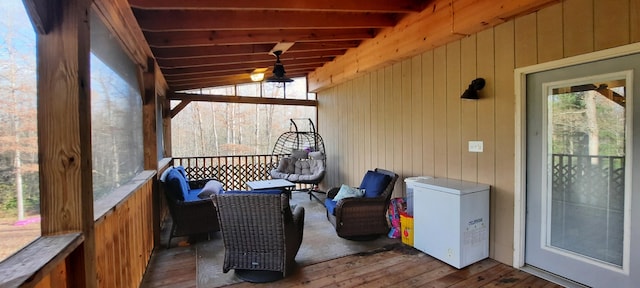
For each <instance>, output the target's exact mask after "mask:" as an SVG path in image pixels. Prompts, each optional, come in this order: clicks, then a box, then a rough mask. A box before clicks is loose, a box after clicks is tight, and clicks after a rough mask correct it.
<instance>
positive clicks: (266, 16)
mask: <svg viewBox="0 0 640 288" xmlns="http://www.w3.org/2000/svg"><path fill="white" fill-rule="evenodd" d="M133 12H134V14H135V16H136V18H137V19H138V22H139V23H140V27H141V28H142V30H143V31H189V30H248V29H256V30H258V29H266V30H271V29H318V28H326V29H329V28H335V29H340V28H383V27H393V26H394V25H395V24H396V22H397V16H396V15H395V14H380V13H351V12H317V11H316V12H300V11H243V10H223V11H215V10H213V11H210V10H140V9H136V8H134V9H133ZM167 19H171V20H170V21H167Z"/></svg>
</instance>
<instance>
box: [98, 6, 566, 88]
mask: <svg viewBox="0 0 640 288" xmlns="http://www.w3.org/2000/svg"><path fill="white" fill-rule="evenodd" d="M105 1H107V0H102V1H97V2H105ZM120 1H123V2H124V3H127V2H126V1H128V6H130V9H131V10H130V12H129V16H126V17H125V18H127V17H132V18H135V20H134V21H137V22H138V23H137V24H138V25H136V26H139V29H141V30H142V32H141V34H139V35H141V36H143V37H144V40H145V41H146V43H147V44H148V45H149V48H150V51H151V53H152V54H153V57H154V58H155V60H156V62H157V64H158V66H159V67H160V69H161V72H162V74H163V76H164V79H165V80H166V83H167V84H168V86H169V87H168V88H169V89H170V90H173V91H178V90H187V89H197V88H205V87H212V86H223V85H230V84H239V83H248V82H251V79H250V74H251V72H252V71H254V70H255V69H268V70H267V72H266V76H267V77H268V76H270V75H271V70H272V68H273V65H274V63H275V56H273V55H271V54H270V52H271V51H273V50H274V47H276V45H279V46H278V47H284V49H283V50H285V52H284V54H282V56H281V61H282V64H283V65H284V67H285V69H286V73H287V74H286V76H287V77H298V76H310V77H313V79H310V82H309V83H310V85H311V86H313V87H311V86H310V88H314V89H318V88H319V87H322V86H323V85H326V83H329V82H330V83H333V82H335V81H336V79H347V78H348V77H352V76H353V75H355V74H356V73H361V72H364V71H369V70H371V69H374V68H376V67H379V66H380V65H384V64H386V63H392V62H394V61H398V60H401V59H400V58H406V57H411V56H412V55H415V54H416V53H420V52H421V51H426V50H427V49H432V48H434V47H436V45H442V44H444V43H446V42H448V41H453V40H455V39H460V38H462V37H465V36H466V35H470V34H472V33H475V32H478V31H480V30H483V29H486V28H489V27H492V26H495V25H498V24H499V23H502V22H504V21H508V20H509V19H513V17H516V16H517V15H523V14H528V13H531V12H533V11H535V10H537V9H540V8H541V7H543V6H545V5H549V4H550V3H553V2H558V1H560V0H278V1H267V0H116V2H118V3H119V2H120ZM125 5H127V4H125ZM103 6H105V5H103ZM126 9H127V10H128V9H129V7H127V8H126ZM107 10H108V9H106V10H105V11H107ZM131 12H132V13H131ZM129 28H132V27H129ZM137 29H138V28H137V27H136V28H135V30H137ZM137 31H140V30H137ZM138 33H139V32H138ZM283 44H284V46H282V45H283ZM287 44H288V45H287ZM354 48H355V49H354ZM276 50H278V49H276ZM358 51H359V52H358ZM341 56H342V57H341ZM329 62H331V63H330V64H328V63H329ZM325 64H327V65H325ZM354 64H355V65H356V66H357V67H356V69H342V68H341V67H346V66H348V67H351V68H353V66H354ZM336 67H337V68H336ZM341 69H342V71H346V72H340V71H341ZM347 70H348V71H347ZM319 72H321V73H319ZM347 72H348V73H347ZM336 73H337V74H340V73H342V74H343V75H336ZM320 78H322V79H320ZM311 80H313V81H311Z"/></svg>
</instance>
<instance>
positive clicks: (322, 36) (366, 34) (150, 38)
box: [144, 28, 375, 47]
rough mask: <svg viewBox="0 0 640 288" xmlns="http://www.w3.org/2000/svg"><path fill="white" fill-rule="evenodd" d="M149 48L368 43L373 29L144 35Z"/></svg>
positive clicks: (234, 31) (149, 33) (232, 31)
mask: <svg viewBox="0 0 640 288" xmlns="http://www.w3.org/2000/svg"><path fill="white" fill-rule="evenodd" d="M144 34H145V37H146V39H147V42H148V43H149V45H150V46H151V47H184V46H206V45H237V44H256V43H270V44H273V43H279V42H309V41H340V40H363V39H371V38H373V36H374V34H375V30H374V29H369V28H352V29H276V30H223V31H181V32H150V31H149V32H145V33H144Z"/></svg>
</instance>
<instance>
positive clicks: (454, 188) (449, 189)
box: [413, 178, 489, 195]
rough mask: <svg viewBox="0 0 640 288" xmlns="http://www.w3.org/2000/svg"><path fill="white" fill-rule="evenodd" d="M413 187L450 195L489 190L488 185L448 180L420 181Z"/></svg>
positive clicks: (414, 183)
mask: <svg viewBox="0 0 640 288" xmlns="http://www.w3.org/2000/svg"><path fill="white" fill-rule="evenodd" d="M413 185H414V186H415V187H423V188H427V189H431V190H435V191H440V192H445V193H451V194H457V195H462V194H468V193H474V192H480V191H484V190H488V189H489V185H487V184H482V183H475V182H469V181H463V180H458V179H449V178H432V179H420V180H418V181H416V182H413Z"/></svg>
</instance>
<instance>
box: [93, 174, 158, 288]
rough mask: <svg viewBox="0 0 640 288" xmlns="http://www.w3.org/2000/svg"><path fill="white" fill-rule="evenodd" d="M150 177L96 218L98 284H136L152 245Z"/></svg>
mask: <svg viewBox="0 0 640 288" xmlns="http://www.w3.org/2000/svg"><path fill="white" fill-rule="evenodd" d="M154 178H155V177H154ZM154 178H152V179H149V180H148V181H147V182H146V183H145V184H144V185H143V186H142V187H140V189H139V190H138V191H136V192H133V193H132V194H131V196H130V197H129V198H128V199H126V200H125V201H123V202H122V203H121V204H119V205H117V206H116V207H114V208H113V210H112V211H111V212H110V213H108V214H106V215H104V216H103V217H101V218H100V219H99V220H97V221H96V224H95V230H96V268H97V274H98V287H138V286H139V285H140V283H141V281H142V277H143V275H144V271H145V270H146V269H147V264H148V263H149V259H150V257H151V252H152V251H153V247H154V238H153V237H154V235H153V231H154V229H153V223H154V222H153V207H152V203H153V198H152V194H153V181H155V180H154Z"/></svg>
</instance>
